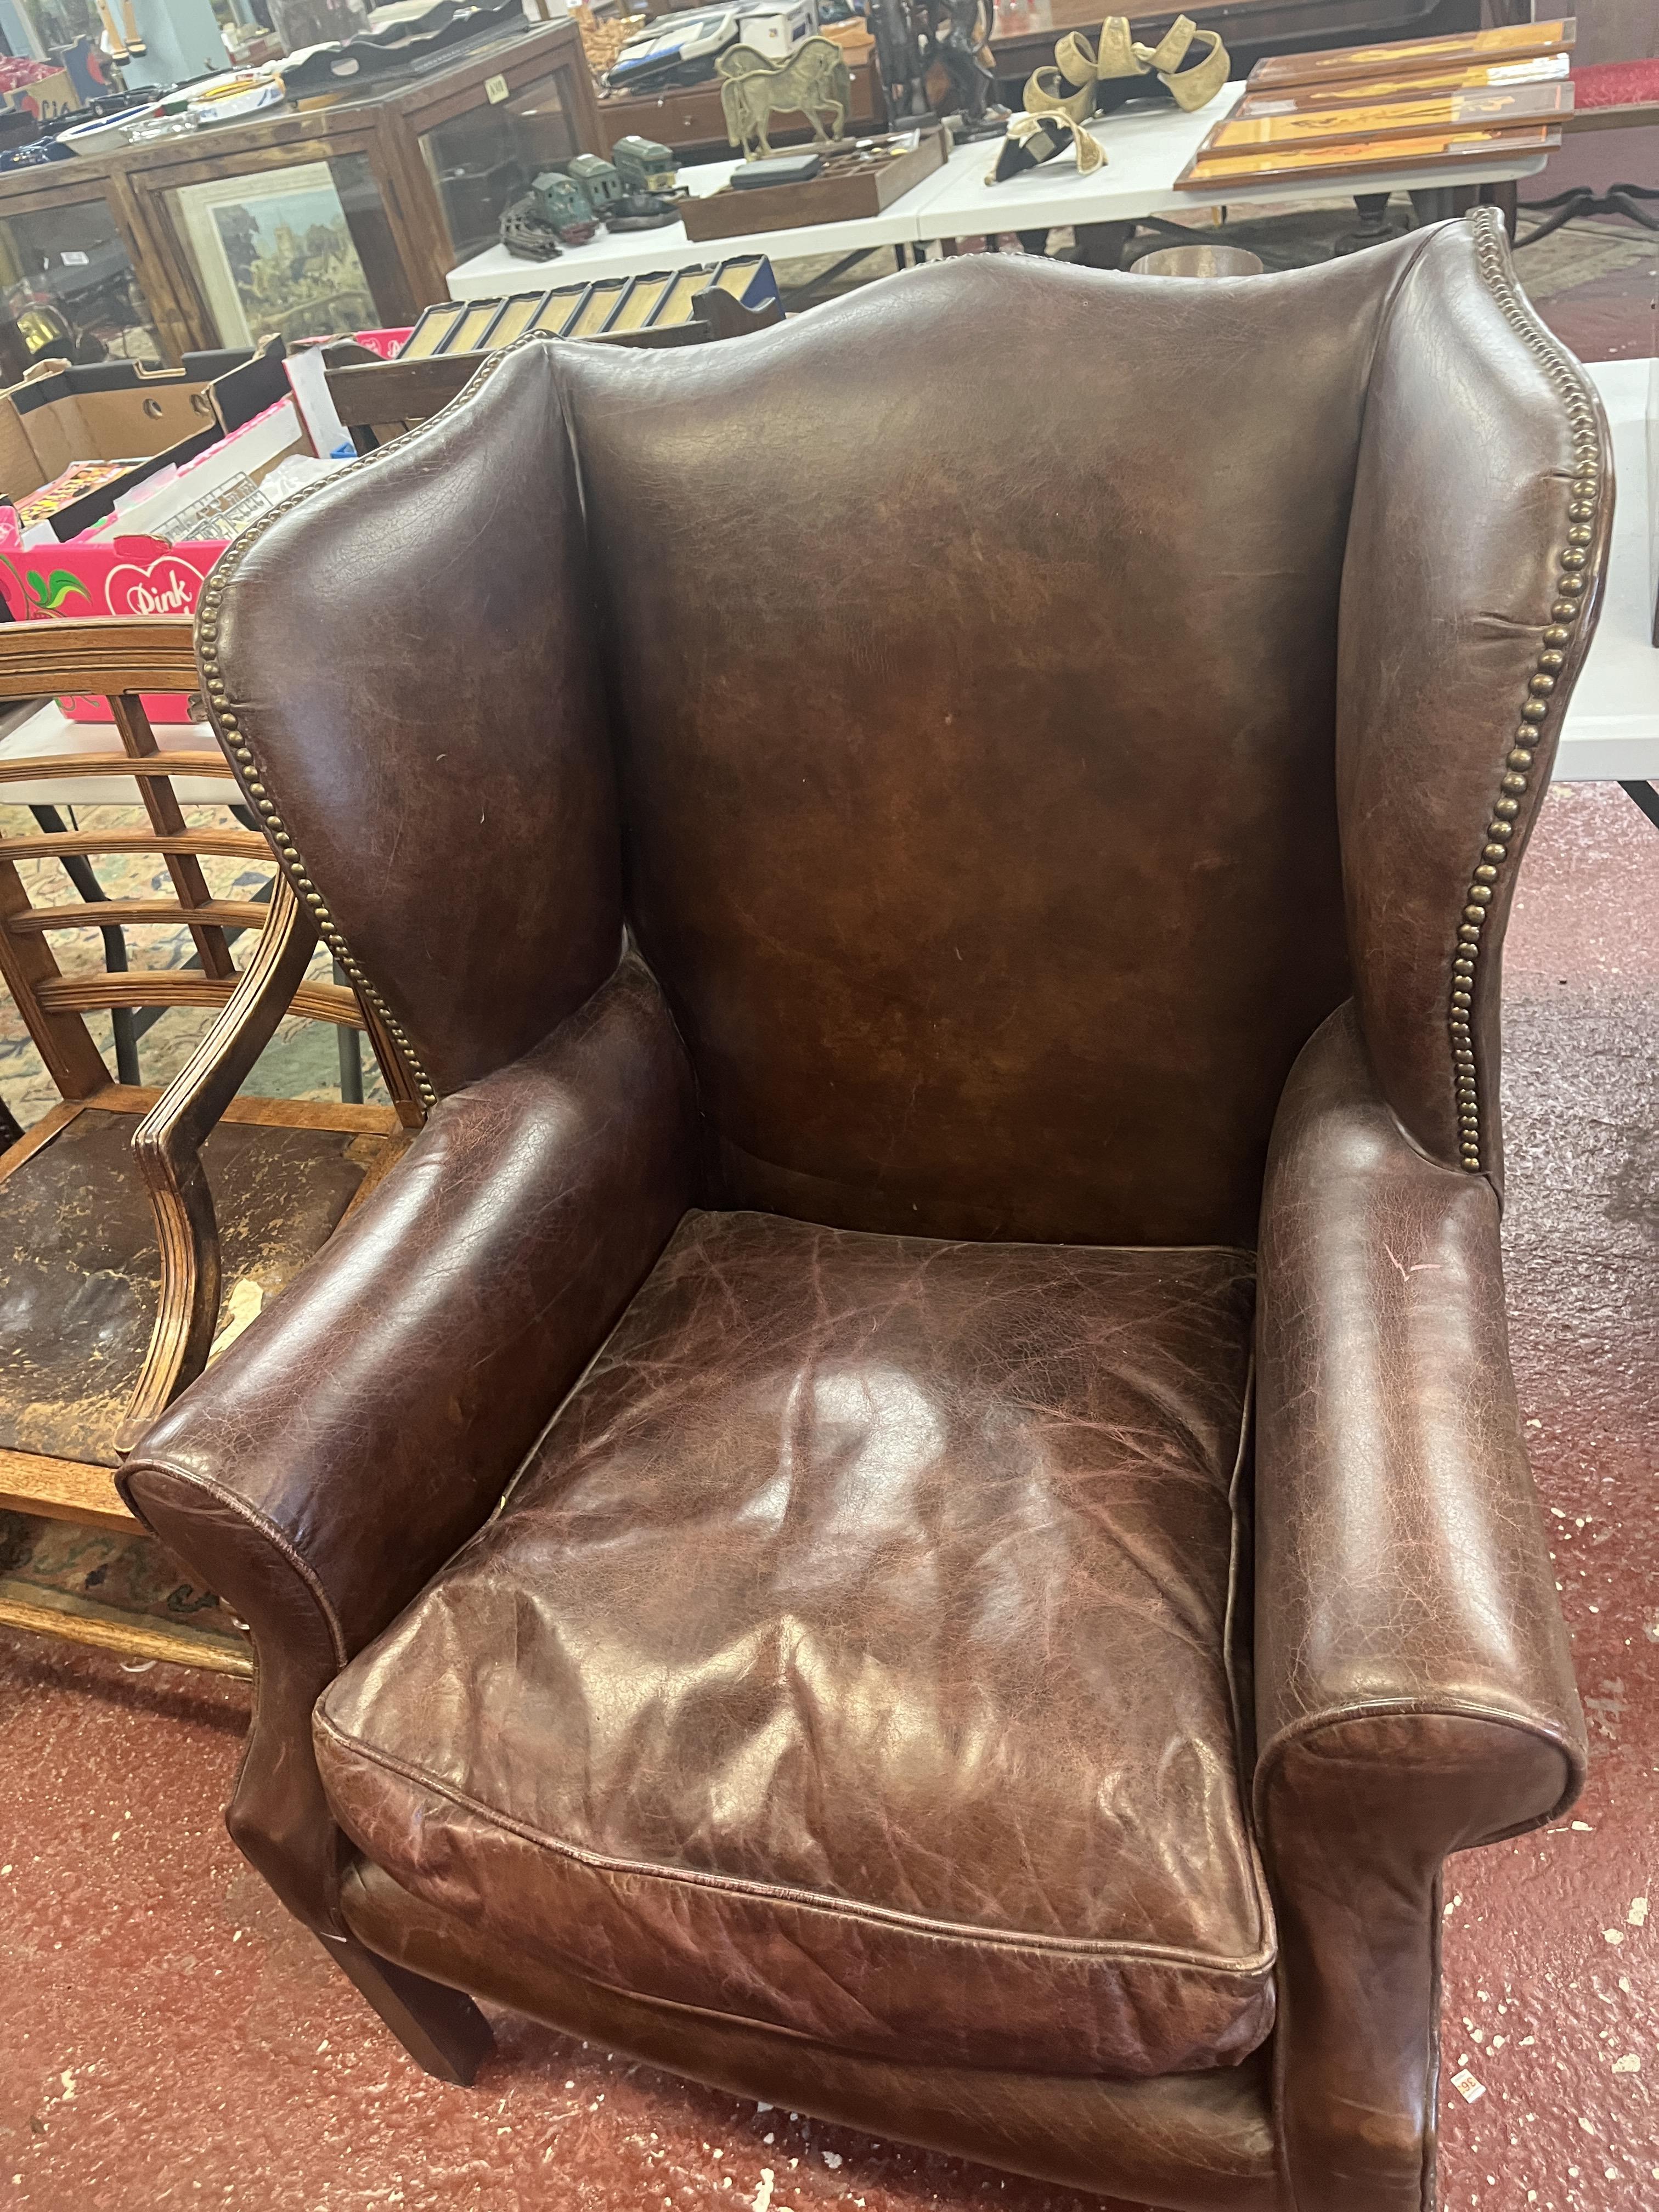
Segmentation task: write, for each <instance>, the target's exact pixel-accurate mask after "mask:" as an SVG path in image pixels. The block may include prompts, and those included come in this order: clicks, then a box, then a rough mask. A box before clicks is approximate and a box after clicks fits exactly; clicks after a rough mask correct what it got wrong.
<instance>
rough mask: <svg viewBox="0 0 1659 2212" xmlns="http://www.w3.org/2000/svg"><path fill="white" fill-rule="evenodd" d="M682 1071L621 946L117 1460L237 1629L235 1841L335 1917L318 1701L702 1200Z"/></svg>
mask: <svg viewBox="0 0 1659 2212" xmlns="http://www.w3.org/2000/svg"><path fill="white" fill-rule="evenodd" d="M696 1158H697V1152H696V1135H695V1119H694V1110H693V1103H692V1094H691V1086H690V1074H689V1071H688V1069H687V1066H686V1062H685V1058H684V1053H683V1051H682V1049H681V1047H680V1043H679V1040H678V1036H677V1035H676V1033H675V1030H674V1028H673V1024H672V1023H671V1019H670V1018H669V1016H668V1013H667V1011H666V1009H665V1006H664V1005H663V1002H662V999H661V997H660V994H659V992H658V990H657V987H656V984H655V982H654V981H653V979H652V977H651V976H650V975H649V973H648V972H647V969H645V968H644V967H643V966H642V965H641V963H639V962H638V961H637V960H636V959H635V958H633V957H629V958H627V959H625V960H624V961H623V963H622V965H621V967H620V968H619V969H617V973H616V974H615V975H613V976H612V977H611V980H610V981H609V982H607V983H605V985H603V986H602V987H601V988H600V989H599V991H597V992H596V993H595V994H593V996H592V998H591V999H590V1000H588V1001H587V1003H586V1006H583V1007H581V1008H580V1010H579V1011H578V1012H576V1013H574V1014H573V1015H572V1016H571V1017H570V1018H569V1019H568V1021H566V1022H565V1023H563V1024H562V1025H561V1026H560V1028H559V1029H557V1030H556V1031H555V1032H554V1034H553V1036H551V1037H550V1038H549V1039H548V1041H547V1042H546V1043H545V1044H544V1045H542V1046H539V1047H538V1048H537V1049H536V1050H535V1051H533V1052H531V1053H528V1054H526V1055H525V1057H524V1058H523V1059H522V1060H518V1061H515V1062H514V1063H513V1065H512V1066H509V1067H507V1068H503V1069H501V1071H500V1072H499V1073H496V1074H495V1075H492V1076H489V1077H487V1078H486V1079H484V1080H483V1082H481V1083H478V1084H477V1085H473V1086H472V1088H471V1089H470V1090H467V1091H462V1092H460V1093H459V1094H457V1095H456V1096H455V1097H453V1098H452V1099H449V1100H447V1102H446V1103H444V1104H443V1105H441V1107H440V1108H439V1109H437V1111H436V1112H435V1115H433V1118H432V1120H431V1121H430V1123H429V1124H428V1127H427V1128H426V1129H425V1131H424V1132H423V1133H422V1135H421V1136H420V1137H419V1138H418V1139H416V1142H415V1144H414V1145H413V1146H411V1147H410V1151H409V1153H408V1154H407V1156H406V1158H404V1160H403V1161H402V1162H401V1163H400V1164H399V1165H398V1167H397V1168H396V1169H395V1170H393V1172H392V1174H391V1175H390V1176H387V1178H386V1182H384V1183H383V1184H382V1185H381V1186H380V1189H379V1190H377V1191H376V1192H375V1193H374V1196H373V1197H372V1198H371V1199H370V1200H368V1202H367V1203H366V1204H365V1205H364V1206H363V1207H362V1211H361V1212H359V1213H358V1214H357V1215H356V1217H355V1218H353V1219H352V1220H351V1221H350V1222H349V1224H348V1225H346V1226H345V1228H344V1229H343V1230H342V1231H340V1233H339V1234H338V1235H337V1236H336V1237H334V1239H333V1240H332V1241H331V1243H330V1244H329V1245H328V1246H327V1248H326V1249H325V1251H324V1252H323V1253H322V1254H321V1255H319V1258H318V1259H317V1260H315V1261H313V1263H312V1265H311V1266H310V1267H309V1268H307V1271H306V1273H305V1274H304V1275H303V1276H302V1277H301V1279H300V1280H299V1281H298V1282H297V1283H296V1284H295V1285H294V1286H293V1287H292V1288H291V1289H290V1290H289V1291H288V1292H287V1293H286V1294H285V1295H284V1297H283V1298H282V1299H281V1300H280V1301H279V1302H278V1303H277V1304H276V1305H274V1306H273V1307H272V1308H271V1310H270V1311H269V1312H268V1313H266V1314H263V1315H261V1316H260V1317H259V1318H258V1321H256V1322H254V1323H253V1324H252V1327H250V1328H248V1329H247V1331H246V1334H244V1335H243V1336H242V1337H241V1338H240V1339H239V1340H238V1341H237V1342H236V1343H235V1344H234V1346H232V1347H231V1349H230V1350H229V1351H228V1352H227V1353H226V1354H225V1355H224V1357H223V1358H222V1359H221V1360H220V1361H219V1362H218V1363H217V1364H216V1365H214V1366H213V1367H211V1368H210V1369H209V1370H208V1371H207V1373H206V1374H205V1375H204V1376H202V1377H201V1379H200V1380H199V1381H198V1382H197V1383H194V1384H192V1385H191V1388H190V1389H188V1390H187V1391H186V1392H185V1394H184V1395H182V1396H181V1397H180V1398H179V1401H177V1403H176V1404H175V1405H174V1406H173V1407H172V1408H171V1409H170V1410H169V1411H168V1412H167V1413H166V1414H164V1415H163V1417H162V1418H161V1420H160V1421H158V1422H157V1423H156V1425H155V1427H154V1428H153V1429H151V1430H150V1431H149V1434H148V1435H147V1436H146V1437H145V1438H144V1439H143V1443H142V1444H141V1445H140V1447H139V1449H138V1451H137V1454H136V1455H134V1457H133V1458H132V1459H131V1460H130V1461H129V1462H127V1464H126V1466H125V1468H124V1469H123V1471H122V1474H121V1478H120V1482H121V1488H122V1490H123V1492H124V1493H125V1496H126V1497H127V1499H128V1502H129V1503H130V1504H131V1506H132V1507H133V1510H135V1511H136V1512H137V1513H138V1514H139V1516H141V1517H142V1518H143V1520H144V1521H145V1522H147V1523H148V1525H149V1527H150V1528H152V1529H154V1530H155V1534H157V1535H158V1536H160V1537H161V1540H162V1541H164V1542H165V1543H167V1545H168V1546H170V1547H171V1548H172V1549H173V1551H175V1552H177V1553H179V1556H180V1557H181V1558H182V1559H185V1561H186V1562H187V1563H188V1565H190V1567H191V1570H192V1571H193V1572H194V1573H195V1574H196V1575H197V1577H199V1579H200V1580H202V1581H203V1582H204V1583H206V1584H207V1585H208V1586H209V1587H210V1589H216V1590H217V1591H218V1592H219V1593H220V1594H221V1595H222V1596H223V1597H224V1599H225V1600H226V1601H227V1602H228V1604H229V1605H230V1606H231V1607H233V1608H234V1610H235V1611H236V1612H237V1613H239V1614H240V1616H241V1617H242V1618H243V1619H244V1620H246V1621H247V1622H248V1624H249V1625H250V1626H251V1627H252V1631H253V1638H254V1645H255V1650H256V1652H257V1654H258V1662H259V1664H258V1699H257V1707H256V1713H255V1719H254V1726H253V1729H252V1734H251V1735H250V1738H249V1743H248V1749H247V1753H246V1757H245V1759H244V1761H243V1765H242V1771H241V1773H240V1776H239V1778H238V1783H237V1789H236V1793H235V1797H234V1802H233V1804H232V1806H231V1808H230V1814H229V1820H230V1826H231V1832H232V1833H233V1835H234V1836H235V1838H236V1840H237V1842H238V1843H239V1844H240V1845H241V1846H242V1848H243V1850H246V1852H247V1854H248V1856H249V1857H250V1858H252V1860H253V1862H254V1863H255V1864H256V1865H257V1866H258V1868H259V1869H260V1871H261V1872H262V1873H263V1874H264V1875H265V1876H266V1878H267V1879H268V1880H269V1881H270V1883H271V1885H272V1887H274V1888H275V1889H276V1891H277V1892H278V1893H279V1894H280V1895H281V1896H282V1897H283V1899H284V1901H285V1902H286V1903H287V1904H288V1905H289V1906H290V1908H291V1909H292V1910H293V1911H295V1912H297V1913H298V1914H299V1915H300V1916H301V1918H303V1919H305V1920H307V1922H309V1923H310V1924H311V1925H313V1927H317V1928H319V1929H327V1928H330V1927H334V1926H337V1918H336V1911H335V1877H336V1849H337V1844H336V1838H335V1835H334V1831H333V1827H332V1823H331V1820H330V1818H329V1815H328V1811H327V1808H326V1805H325V1802H324V1801H323V1798H322V1794H321V1790H320V1787H319V1784H318V1782H317V1778H316V1772H315V1768H314V1765H313V1761H312V1757H311V1749H310V1723H311V1708H312V1706H313V1704H314V1703H315V1702H316V1699H317V1698H318V1696H319V1694H320V1692H322V1690H323V1688H324V1687H325V1686H326V1684H327V1683H328V1682H329V1681H330V1680H331V1678H332V1677H333V1675H334V1674H336V1673H337V1671H338V1669H339V1668H341V1667H342V1666H343V1664H344V1663H345V1662H346V1661H347V1659H349V1657H350V1656H352V1654H353V1653H355V1652H356V1651H358V1650H361V1649H362V1646H363V1645H364V1644H366V1643H368V1641H369V1639H370V1638H372V1637H374V1635H375V1634H377V1633H378V1632H379V1631H380V1629H382V1628H383V1627H385V1626H386V1624H387V1622H388V1621H390V1620H392V1619H393V1618H394V1617H395V1616H396V1614H397V1613H398V1612H399V1611H400V1610H401V1609H402V1607H404V1605H405V1604H406V1603H407V1602H408V1601H409V1600H410V1598H411V1597H413V1596H414V1595H415V1594H416V1591H417V1590H418V1589H420V1588H421V1587H422V1584H423V1583H425V1582H426V1581H428V1578H429V1577H431V1576H432V1575H433V1573H434V1572H435V1571H436V1570H437V1568H438V1567H439V1566H441V1565H442V1563H443V1562H444V1560H445V1559H447V1558H448V1557H449V1555H450V1554H451V1553H453V1551H454V1550H455V1549H456V1548H457V1547H458V1546H459V1545H460V1544H461V1543H462V1542H464V1541H465V1539H466V1538H467V1537H468V1536H469V1535H471V1534H472V1533H473V1532H474V1530H476V1529H477V1528H478V1527H479V1526H480V1525H481V1524H482V1522H483V1521H484V1519H485V1518H486V1517H487V1516H488V1515H489V1512H490V1511H491V1510H492V1509H493V1508H494V1507H495V1504H496V1503H497V1502H498V1500H499V1499H500V1498H501V1492H502V1491H503V1489H504V1488H505V1486H506V1485H507V1482H508V1481H509V1480H511V1478H512V1475H513V1473H514V1471H515V1469H516V1468H518V1466H519V1465H520V1462H521V1461H522V1459H523V1457H524V1455H525V1454H526V1451H527V1450H528V1449H529V1448H530V1446H531V1444H532V1443H533V1442H534V1440H535V1438H536V1437H537V1435H538V1432H539V1431H540V1430H541V1429H542V1427H543V1426H544V1424H545V1422H546V1421H547V1419H549V1417H550V1414H551V1413H553V1411H554V1409H555V1407H556V1406H557V1405H558V1403H559V1401H560V1400H561V1398H562V1396H563V1395H564V1394H565V1392H566V1391H567V1390H568V1389H569V1387H570V1385H571V1384H572V1383H574V1381H575V1379H576V1377H577V1376H579V1375H580V1372H581V1370H582V1369H583V1367H584V1366H585V1365H586V1363H587V1361H588V1359H589V1358H591V1357H592V1354H593V1352H595V1351H596V1350H597V1349H598V1347H599V1344H600V1343H601V1341H602V1340H604V1338H605V1335H606V1334H607V1333H608V1331H609V1330H610V1328H611V1324H612V1323H613V1322H615V1320H616V1318H617V1315H618V1314H619V1313H620V1312H621V1311H622V1309H623V1306H624V1305H626V1304H627V1302H628V1300H629V1297H631V1296H632V1295H633V1293H634V1291H635V1289H636V1288H637V1287H638V1285H639V1284H640V1283H641V1280H642V1279H644V1277H645V1275H646V1274H647V1273H648V1272H649V1270H650V1268H651V1267H652V1266H653V1263H654V1261H656V1259H657V1257H658V1255H659V1253H660V1251H661V1249H662V1248H663V1246H664V1244H665V1243H666V1242H667V1239H668V1237H669V1236H670V1235H671V1232H672V1231H673V1228H674V1225H675V1224H676V1223H677V1222H678V1219H679V1218H680V1216H681V1214H682V1213H683V1212H684V1211H685V1209H686V1207H687V1206H689V1205H690V1204H692V1203H694V1202H695V1200H696V1197H697V1195H698V1194H697V1190H696V1165H695V1164H696Z"/></svg>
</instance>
